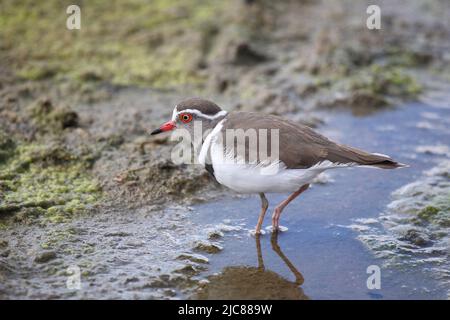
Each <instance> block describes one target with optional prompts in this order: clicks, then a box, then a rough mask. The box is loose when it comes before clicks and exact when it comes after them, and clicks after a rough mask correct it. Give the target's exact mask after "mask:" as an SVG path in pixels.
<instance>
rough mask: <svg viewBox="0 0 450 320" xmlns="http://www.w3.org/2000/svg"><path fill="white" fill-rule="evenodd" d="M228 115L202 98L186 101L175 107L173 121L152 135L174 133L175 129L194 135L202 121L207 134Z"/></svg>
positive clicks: (163, 125)
mask: <svg viewBox="0 0 450 320" xmlns="http://www.w3.org/2000/svg"><path fill="white" fill-rule="evenodd" d="M226 114H227V112H226V111H224V110H222V109H221V108H220V107H219V106H218V105H216V104H215V103H214V102H211V101H208V100H204V99H200V98H190V99H186V100H183V101H181V102H180V103H178V104H177V105H176V106H175V108H174V109H173V113H172V119H171V120H170V121H168V122H166V123H164V124H162V125H161V126H160V127H159V128H158V129H156V130H154V131H152V132H151V134H152V135H155V134H159V133H162V132H166V131H172V130H174V129H175V128H184V129H186V130H188V131H189V132H190V133H191V134H192V133H193V131H194V123H195V122H196V121H201V124H202V130H203V132H205V131H206V130H208V129H212V128H213V127H214V126H215V124H217V122H218V121H219V120H220V119H222V118H223V117H224V116H225V115H226Z"/></svg>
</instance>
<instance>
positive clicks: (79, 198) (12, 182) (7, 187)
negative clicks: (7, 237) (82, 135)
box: [0, 143, 102, 222]
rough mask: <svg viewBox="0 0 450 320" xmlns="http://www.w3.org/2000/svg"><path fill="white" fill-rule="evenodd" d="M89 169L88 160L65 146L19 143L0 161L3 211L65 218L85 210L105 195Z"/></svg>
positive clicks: (20, 216) (54, 219)
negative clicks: (82, 159) (4, 160)
mask: <svg viewBox="0 0 450 320" xmlns="http://www.w3.org/2000/svg"><path fill="white" fill-rule="evenodd" d="M86 170H87V166H86V163H85V162H83V161H81V160H80V159H79V158H78V157H77V156H75V155H73V154H72V153H71V152H70V151H69V150H67V149H65V148H64V147H62V146H59V145H54V144H50V145H41V144H31V143H30V144H27V143H23V144H19V145H18V146H17V147H16V148H15V149H14V150H13V151H12V153H11V155H10V156H9V159H8V160H7V161H6V162H3V163H1V164H0V186H3V187H2V189H0V191H1V193H0V194H1V198H0V213H16V218H17V219H19V220H22V219H28V218H33V217H38V216H43V217H45V218H46V219H48V221H50V222H62V221H65V220H67V219H69V218H70V217H71V216H72V215H74V214H78V213H82V212H86V211H87V210H89V208H92V206H93V205H94V204H96V203H97V202H98V201H99V200H100V199H101V196H102V192H101V188H100V186H99V184H98V182H97V181H96V180H95V179H93V178H92V177H91V176H90V175H89V174H88V173H87V172H86Z"/></svg>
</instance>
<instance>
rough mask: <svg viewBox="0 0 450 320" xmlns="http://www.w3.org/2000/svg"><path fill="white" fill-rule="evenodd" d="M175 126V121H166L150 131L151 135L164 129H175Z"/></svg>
mask: <svg viewBox="0 0 450 320" xmlns="http://www.w3.org/2000/svg"><path fill="white" fill-rule="evenodd" d="M176 127H177V126H176V125H175V122H173V121H168V122H166V123H164V124H163V125H162V126H160V127H159V128H158V129H156V130H154V131H152V133H151V135H154V134H158V133H161V132H165V131H171V130H173V129H175V128H176Z"/></svg>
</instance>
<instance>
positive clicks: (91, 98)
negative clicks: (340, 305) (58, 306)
mask: <svg viewBox="0 0 450 320" xmlns="http://www.w3.org/2000/svg"><path fill="white" fill-rule="evenodd" d="M56 2H57V1H56ZM56 2H52V1H49V2H48V4H46V5H45V6H42V7H40V9H39V10H37V11H36V12H35V11H30V10H25V11H26V14H25V13H24V12H25V11H24V8H26V5H31V2H30V1H26V2H24V3H23V6H22V5H21V4H20V3H18V2H16V1H5V2H4V3H3V2H2V10H0V11H1V13H0V20H1V24H2V32H1V33H0V41H1V45H0V61H1V63H0V235H1V237H0V298H2V299H11V298H22V299H49V298H54V299H67V298H86V299H94V298H99V299H119V298H127V299H128V298H137V299H159V298H162V299H178V298H193V299H207V298H227V297H235V298H237V297H241V298H286V299H308V298H309V299H321V298H374V299H376V298H395V297H399V298H408V297H411V298H417V297H420V298H430V299H431V298H442V297H446V294H447V292H448V287H447V285H446V282H445V279H446V274H447V276H448V262H446V261H448V259H447V257H446V256H445V254H442V252H448V244H446V242H445V241H446V239H447V236H448V224H446V223H447V222H448V220H447V219H448V201H447V200H446V199H448V198H446V197H447V193H446V191H445V190H447V189H448V184H447V183H448V182H447V180H446V179H447V178H448V174H447V171H446V170H447V169H446V168H447V166H446V164H445V162H443V161H444V160H445V159H448V157H449V146H448V140H449V139H448V132H447V131H446V130H447V128H448V122H446V121H448V118H449V115H448V92H449V89H448V86H447V85H446V84H447V83H448V80H449V78H448V74H449V72H448V66H449V63H448V62H449V56H448V51H449V50H448V49H449V48H450V46H449V43H448V39H450V36H449V35H450V28H449V27H448V24H446V23H445V22H446V21H449V19H445V17H446V15H448V14H447V13H448V12H450V11H448V3H447V2H446V1H426V2H424V1H411V2H408V7H407V8H405V6H404V5H401V4H398V3H394V2H392V1H384V2H382V5H383V14H384V15H385V19H384V20H383V21H384V22H383V23H384V24H383V28H382V29H381V30H379V31H377V32H373V31H368V30H367V28H366V27H365V15H364V13H365V10H366V7H367V5H368V3H364V2H361V3H358V4H355V2H354V1H340V2H337V1H336V2H333V3H332V4H330V3H328V2H313V1H283V2H281V1H280V2H277V3H276V4H272V3H271V2H270V1H265V0H261V1H241V0H233V1H229V2H227V3H226V4H220V5H219V4H218V3H217V4H214V3H211V2H208V3H207V4H206V2H205V1H202V0H189V1H178V0H173V1H171V2H168V1H157V2H155V6H152V7H150V6H145V5H144V4H143V3H142V4H140V3H136V4H135V5H133V6H127V5H122V4H119V3H115V4H114V5H113V6H108V10H104V4H102V3H101V2H98V3H96V4H93V5H92V7H89V8H88V9H89V10H86V11H85V13H86V18H87V20H86V21H89V22H90V23H87V24H85V28H84V27H83V28H84V29H83V31H82V34H83V36H82V37H77V35H76V34H75V33H70V34H67V33H64V34H62V33H61V32H63V31H64V32H65V30H61V28H54V27H53V24H52V23H53V22H55V23H59V22H61V23H64V21H62V18H63V16H60V15H59V13H60V12H64V10H60V9H61V4H59V3H58V4H57V5H56ZM82 6H83V4H82ZM236 8H237V9H236ZM62 9H63V8H62ZM418 11H420V12H421V14H420V15H418V14H415V12H418ZM2 13H7V14H6V15H5V14H3V15H1V14H2ZM361 13H363V14H361ZM92 14H95V15H97V16H96V19H89V17H91V16H92ZM149 16H151V17H152V18H151V19H150V20H149V19H148V17H149ZM118 19H120V21H121V23H120V24H115V28H114V30H111V28H110V25H111V21H116V20H118ZM94 20H95V21H94ZM42 35H45V36H42ZM38 42H39V43H40V44H41V45H40V46H39V47H37V46H36V43H38ZM98 44H100V45H98ZM180 47H181V48H183V50H179V48H180ZM80 57H83V59H80ZM195 95H196V96H203V97H206V98H209V99H211V100H214V101H215V102H217V103H218V104H219V105H220V106H222V107H223V108H225V109H227V110H229V111H233V110H242V111H257V112H264V113H270V114H276V115H281V116H284V117H287V118H290V119H291V120H293V121H297V122H299V123H306V124H308V125H311V126H313V127H316V128H317V129H318V130H320V131H322V132H323V133H325V134H326V135H328V136H330V137H331V138H334V139H336V140H338V141H341V142H344V143H349V144H351V145H355V146H358V147H362V148H365V149H368V150H373V151H375V152H382V153H387V154H389V155H391V156H393V157H394V158H396V159H399V160H400V161H402V162H405V163H408V164H410V165H411V166H410V168H407V169H403V170H396V171H379V170H369V169H352V170H350V169H349V170H342V171H336V172H331V173H330V174H329V175H326V176H324V177H322V178H321V179H320V180H319V181H317V182H318V183H317V184H316V185H314V187H313V188H312V189H311V190H310V191H309V192H307V193H305V195H304V197H302V199H299V200H298V201H296V202H295V203H293V204H292V205H291V206H290V207H289V208H288V209H287V210H286V212H285V213H284V215H283V217H282V223H283V225H285V226H286V227H287V228H288V231H287V232H284V233H281V234H280V235H279V237H278V238H273V237H270V236H269V232H268V233H267V234H266V235H264V236H262V237H261V238H260V239H259V240H258V241H256V239H255V238H254V237H251V236H249V234H248V233H249V230H250V229H252V228H253V226H254V224H255V221H256V218H257V211H258V207H259V203H258V199H257V197H246V196H239V195H236V194H233V193H231V192H230V191H228V190H225V189H224V188H222V187H220V186H219V185H217V184H216V183H214V181H213V179H211V177H210V176H209V175H208V173H207V172H205V170H203V169H202V168H199V167H197V166H193V165H176V164H174V163H172V162H171V161H170V154H171V151H172V147H173V146H174V145H175V143H176V141H171V140H170V138H169V137H168V136H158V137H151V136H149V135H148V131H149V130H151V129H154V128H155V127H157V126H158V125H160V124H161V123H162V122H165V121H167V119H168V118H169V117H170V116H171V113H172V109H173V106H174V105H175V104H176V103H177V102H178V101H179V100H181V99H183V98H186V97H188V96H195ZM411 101H417V102H414V103H413V102H411ZM411 184H413V185H412V186H411ZM417 184H418V185H420V186H421V187H420V188H419V189H418V190H416V189H414V185H417ZM428 186H431V187H430V188H428ZM405 190H406V191H408V190H409V191H408V192H405ZM411 190H412V191H411ZM411 192H412V194H411ZM415 192H421V194H420V195H419V200H420V201H417V197H415V196H414V194H415ZM391 193H392V195H391ZM284 196H285V195H273V196H270V201H271V204H272V207H271V208H273V205H274V204H275V203H276V202H278V201H281V199H282V198H283V197H284ZM412 200H414V201H412ZM446 201H447V202H446ZM391 202H392V203H391ZM318 203H320V205H318ZM399 204H400V206H399ZM401 204H404V206H402V205H401ZM403 209H405V210H406V211H405V210H403ZM398 214H407V215H408V214H409V216H406V218H405V217H403V218H402V219H397V217H396V216H397V215H398ZM394 217H395V219H394ZM358 219H359V220H358ZM386 221H387V223H386ZM399 225H401V226H403V225H405V226H406V227H405V228H403V229H402V227H400V228H399V227H398V226H399ZM399 229H401V230H403V231H402V232H398V231H399ZM386 243H387V248H386V246H384V244H386ZM386 250H387V251H386ZM445 250H447V251H445ZM430 255H431V256H430ZM393 256H394V257H397V256H398V257H399V260H398V261H397V260H396V261H394V262H395V263H392V262H393V259H392V257H393ZM423 260H426V261H425V262H424V263H422V262H423ZM397 262H399V263H397ZM370 264H377V265H380V267H382V289H381V290H375V291H372V290H368V289H367V287H366V279H367V276H368V275H367V274H366V273H365V271H366V268H367V266H368V265H370ZM425 269H426V270H427V272H421V271H423V270H425ZM446 272H447V273H446ZM74 275H75V276H77V275H79V279H80V281H81V282H80V285H81V287H80V289H74V288H73V287H72V286H71V285H68V284H73V282H72V281H73V279H74V278H73V277H72V276H74Z"/></svg>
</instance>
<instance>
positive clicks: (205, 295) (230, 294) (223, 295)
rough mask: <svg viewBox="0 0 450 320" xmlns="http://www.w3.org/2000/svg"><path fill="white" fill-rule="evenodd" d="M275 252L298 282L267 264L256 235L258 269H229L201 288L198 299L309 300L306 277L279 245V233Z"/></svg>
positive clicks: (273, 239)
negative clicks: (285, 276)
mask: <svg viewBox="0 0 450 320" xmlns="http://www.w3.org/2000/svg"><path fill="white" fill-rule="evenodd" d="M271 245H272V249H273V251H275V253H276V254H277V255H278V256H279V257H280V258H281V260H283V262H284V263H285V264H286V265H287V266H288V268H289V270H291V272H292V273H293V274H294V276H295V281H289V280H287V279H285V278H283V277H282V276H281V275H279V274H277V273H276V272H274V271H272V270H268V269H266V267H265V265H264V260H263V255H262V250H261V239H260V236H256V251H257V256H258V267H250V266H231V267H226V268H224V269H223V270H222V272H221V273H220V274H218V275H213V276H211V277H209V278H208V280H209V282H208V283H207V284H205V285H204V286H202V287H200V288H199V289H198V292H197V293H196V294H195V295H194V298H195V299H290V300H304V299H308V297H307V296H306V295H305V294H304V292H303V290H302V288H300V286H301V285H302V284H303V282H304V278H303V276H302V274H301V273H300V271H298V270H297V268H296V267H295V266H294V265H293V264H292V263H291V261H289V259H288V258H287V257H286V256H285V255H284V253H283V252H282V251H281V248H280V246H279V245H278V233H273V234H272V236H271Z"/></svg>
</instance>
